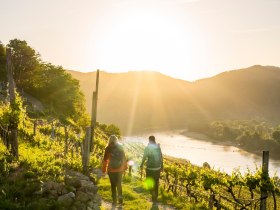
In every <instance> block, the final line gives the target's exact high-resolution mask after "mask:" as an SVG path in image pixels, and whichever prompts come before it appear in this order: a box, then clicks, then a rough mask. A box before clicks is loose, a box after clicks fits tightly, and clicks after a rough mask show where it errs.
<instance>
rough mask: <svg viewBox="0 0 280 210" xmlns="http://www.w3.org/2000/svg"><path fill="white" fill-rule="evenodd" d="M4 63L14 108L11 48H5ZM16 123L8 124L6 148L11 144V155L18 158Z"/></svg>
mask: <svg viewBox="0 0 280 210" xmlns="http://www.w3.org/2000/svg"><path fill="white" fill-rule="evenodd" d="M6 65H7V75H8V82H9V96H10V106H11V109H14V105H15V103H16V94H15V83H14V79H13V64H12V53H11V49H10V48H7V49H6ZM17 127H18V125H17V123H13V124H12V125H10V129H9V130H10V131H11V132H10V135H9V138H8V144H7V145H8V148H9V147H10V146H11V151H12V155H13V156H14V157H16V158H18V138H17V131H18V130H17V129H18V128H17Z"/></svg>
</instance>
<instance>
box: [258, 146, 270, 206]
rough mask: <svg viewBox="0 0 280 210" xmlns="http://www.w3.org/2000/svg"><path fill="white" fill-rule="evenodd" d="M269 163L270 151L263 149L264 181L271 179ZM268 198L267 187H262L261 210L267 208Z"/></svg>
mask: <svg viewBox="0 0 280 210" xmlns="http://www.w3.org/2000/svg"><path fill="white" fill-rule="evenodd" d="M268 163H269V151H263V160H262V179H263V180H262V181H263V182H264V183H265V182H266V181H267V179H269V174H268ZM266 198H267V189H265V188H264V187H261V204H260V210H266Z"/></svg>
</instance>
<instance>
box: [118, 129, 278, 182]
mask: <svg viewBox="0 0 280 210" xmlns="http://www.w3.org/2000/svg"><path fill="white" fill-rule="evenodd" d="M153 135H154V136H155V137H156V141H157V143H160V145H161V148H162V153H163V154H165V155H168V156H172V157H176V158H182V159H186V160H189V161H190V162H191V163H192V164H195V165H198V166H202V164H203V163H204V162H207V163H209V164H210V166H211V167H214V169H216V170H218V169H219V170H220V171H224V172H226V173H229V174H231V172H232V171H233V170H234V169H236V168H239V169H240V171H241V172H242V173H244V172H246V171H247V168H249V169H250V170H251V171H255V170H256V166H258V167H259V168H260V167H261V164H262V157H261V156H257V155H255V154H253V153H249V152H247V151H244V150H242V149H239V148H237V147H234V146H226V145H218V144H213V143H211V142H208V141H202V140H198V139H196V138H194V137H187V136H185V135H182V134H180V133H179V132H160V133H154V134H153ZM148 136H149V134H145V135H140V136H129V137H125V138H124V139H123V140H124V142H125V141H128V142H142V143H143V144H145V145H146V144H147V143H148ZM279 169H280V160H273V159H271V158H270V160H269V174H270V176H273V175H274V174H275V173H276V175H277V176H278V177H280V171H279Z"/></svg>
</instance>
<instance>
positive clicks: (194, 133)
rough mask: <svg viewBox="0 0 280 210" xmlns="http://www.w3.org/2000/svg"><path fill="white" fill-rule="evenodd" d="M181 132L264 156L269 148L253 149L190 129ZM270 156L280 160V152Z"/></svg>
mask: <svg viewBox="0 0 280 210" xmlns="http://www.w3.org/2000/svg"><path fill="white" fill-rule="evenodd" d="M180 134H181V135H183V136H186V137H188V138H191V139H196V140H199V141H204V142H211V143H212V144H215V145H220V146H232V147H237V148H238V149H240V150H243V151H246V152H249V153H252V154H255V155H257V156H260V157H261V156H262V151H264V150H269V149H267V148H264V149H263V150H261V149H258V150H256V149H251V147H246V146H241V145H240V144H237V143H235V142H232V141H220V140H217V139H212V138H209V137H208V136H207V135H205V134H203V133H197V132H191V131H188V130H183V131H180ZM270 156H271V158H272V159H274V160H277V161H279V160H280V154H279V153H270Z"/></svg>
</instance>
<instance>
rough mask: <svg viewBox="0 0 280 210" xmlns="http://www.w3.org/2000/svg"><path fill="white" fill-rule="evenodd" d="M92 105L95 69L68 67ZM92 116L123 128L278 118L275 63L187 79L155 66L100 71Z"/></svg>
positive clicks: (279, 82) (279, 72) (279, 76)
mask: <svg viewBox="0 0 280 210" xmlns="http://www.w3.org/2000/svg"><path fill="white" fill-rule="evenodd" d="M69 73H71V74H72V75H73V77H74V78H76V79H78V80H80V85H81V89H82V91H83V92H84V93H85V95H86V99H87V108H88V110H89V112H90V110H91V96H92V91H93V90H94V88H95V77H96V72H91V73H81V72H77V71H69ZM99 85H100V86H99V100H98V116H97V119H98V121H100V122H103V123H114V124H117V125H118V126H119V127H120V128H121V130H122V132H123V134H130V133H135V132H145V131H150V130H168V129H180V128H186V127H187V126H188V125H189V124H191V123H196V122H200V121H205V120H207V121H209V120H210V121H211V120H225V119H259V120H268V121H273V122H279V121H280V120H279V119H280V68H278V67H272V66H252V67H249V68H246V69H239V70H233V71H228V72H224V73H221V74H219V75H217V76H214V77H211V78H207V79H202V80H198V81H195V82H187V81H184V80H178V79H174V78H172V77H168V76H166V75H163V74H160V73H157V72H147V71H135V72H127V73H106V72H100V83H99Z"/></svg>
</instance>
